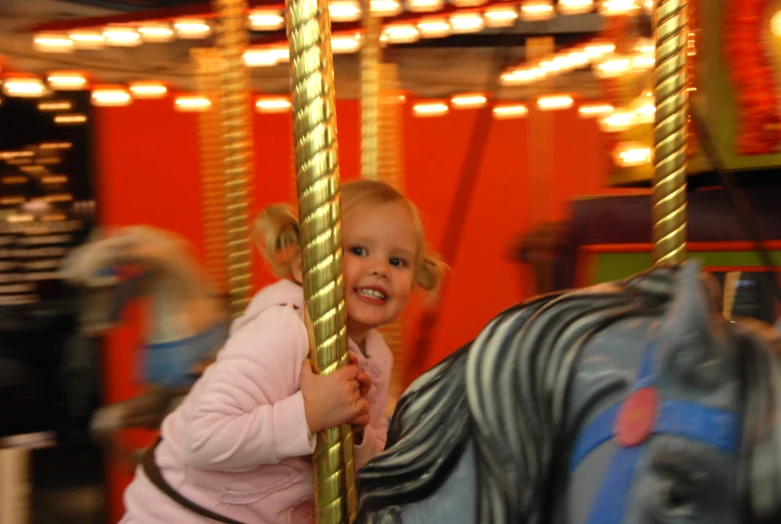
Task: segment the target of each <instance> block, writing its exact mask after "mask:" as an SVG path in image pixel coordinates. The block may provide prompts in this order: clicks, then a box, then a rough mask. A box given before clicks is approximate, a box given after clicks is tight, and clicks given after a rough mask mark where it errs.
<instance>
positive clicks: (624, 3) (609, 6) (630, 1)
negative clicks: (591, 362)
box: [599, 0, 653, 16]
mask: <svg viewBox="0 0 781 524" xmlns="http://www.w3.org/2000/svg"><path fill="white" fill-rule="evenodd" d="M648 4H649V2H646V1H645V0H602V1H601V2H600V4H599V14H601V15H602V16H618V15H629V14H634V13H636V12H637V11H639V10H640V8H641V7H646V9H649V7H648ZM650 4H651V5H650V9H653V2H652V1H651V2H650Z"/></svg>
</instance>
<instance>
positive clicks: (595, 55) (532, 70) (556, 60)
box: [501, 40, 616, 85]
mask: <svg viewBox="0 0 781 524" xmlns="http://www.w3.org/2000/svg"><path fill="white" fill-rule="evenodd" d="M615 49H616V46H615V44H613V43H611V42H601V41H596V40H595V41H592V42H591V43H588V44H585V45H582V46H576V47H572V48H569V49H565V50H562V51H560V52H558V53H556V54H555V55H552V56H550V57H547V58H545V59H543V60H540V61H538V62H532V63H525V64H522V65H519V66H515V67H512V68H510V69H508V70H506V71H505V72H503V73H502V76H501V81H502V83H503V84H506V85H522V84H529V83H532V82H535V81H537V80H540V79H542V78H545V77H548V76H552V75H557V74H560V73H564V72H566V71H571V70H573V69H576V68H579V67H584V66H586V65H589V64H591V63H594V62H597V61H599V60H600V59H601V57H603V56H605V55H607V54H609V53H612V52H613V51H615Z"/></svg>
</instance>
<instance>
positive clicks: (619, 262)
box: [590, 251, 781, 284]
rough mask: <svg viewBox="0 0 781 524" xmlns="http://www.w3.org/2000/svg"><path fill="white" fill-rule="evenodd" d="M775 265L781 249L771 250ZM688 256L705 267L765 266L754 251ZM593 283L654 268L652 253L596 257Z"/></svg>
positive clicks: (693, 254) (704, 252) (778, 264)
mask: <svg viewBox="0 0 781 524" xmlns="http://www.w3.org/2000/svg"><path fill="white" fill-rule="evenodd" d="M770 256H771V257H772V259H773V263H774V264H775V265H776V266H781V251H771V252H770ZM689 258H692V259H697V260H699V261H700V262H701V263H702V265H704V266H726V267H762V266H763V264H762V263H761V261H760V260H759V257H757V255H756V253H754V252H753V251H697V252H693V253H689ZM592 261H593V264H594V266H593V268H594V273H593V277H594V278H593V282H590V284H597V283H600V282H609V281H611V280H620V279H622V278H626V277H629V276H631V275H634V274H635V273H640V272H641V271H645V270H647V269H649V268H650V267H651V263H652V259H651V253H601V254H599V255H596V256H595V257H594V258H593V259H592Z"/></svg>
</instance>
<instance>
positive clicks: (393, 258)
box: [342, 202, 418, 344]
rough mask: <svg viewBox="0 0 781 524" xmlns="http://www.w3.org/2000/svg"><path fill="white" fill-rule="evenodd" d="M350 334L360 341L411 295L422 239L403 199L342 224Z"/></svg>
mask: <svg viewBox="0 0 781 524" xmlns="http://www.w3.org/2000/svg"><path fill="white" fill-rule="evenodd" d="M342 245H343V246H344V275H345V303H346V306H347V333H348V334H349V336H350V338H352V339H353V341H355V342H356V343H358V344H362V343H363V340H364V338H365V337H366V332H367V331H368V330H370V329H373V328H376V327H379V326H382V325H385V324H387V323H389V322H392V321H393V320H394V319H395V318H396V317H397V316H398V315H399V314H400V313H401V311H402V310H403V309H404V306H405V305H406V304H407V300H408V299H409V297H410V294H411V293H412V286H413V282H414V278H415V261H416V259H417V255H418V253H417V251H418V242H417V232H416V230H415V224H414V222H413V220H412V216H411V215H410V211H409V210H408V209H407V208H406V207H405V206H404V205H403V204H401V203H399V202H389V203H385V204H380V205H378V206H367V207H366V208H361V209H358V210H355V211H354V212H353V213H351V214H350V215H349V216H347V217H346V219H345V220H344V221H343V223H342Z"/></svg>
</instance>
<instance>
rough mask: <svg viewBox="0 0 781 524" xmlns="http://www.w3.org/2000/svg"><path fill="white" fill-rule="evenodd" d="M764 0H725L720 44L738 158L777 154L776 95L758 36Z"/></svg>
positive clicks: (780, 128)
mask: <svg viewBox="0 0 781 524" xmlns="http://www.w3.org/2000/svg"><path fill="white" fill-rule="evenodd" d="M767 3H768V0H726V2H725V6H724V13H723V15H722V16H723V17H724V22H723V26H722V31H721V34H722V39H721V40H722V42H724V48H723V51H724V59H725V61H726V63H727V70H728V72H729V75H730V77H731V80H732V85H733V87H734V89H735V92H736V105H737V107H738V113H737V122H736V124H737V133H736V136H735V150H736V151H737V153H738V154H741V155H764V154H770V153H777V152H779V151H781V114H780V113H779V96H778V90H777V89H776V86H775V83H774V82H773V72H772V68H771V65H770V60H769V58H768V56H767V50H766V49H765V46H764V42H763V39H762V38H761V36H760V35H761V34H762V31H763V26H764V24H765V22H766V7H767Z"/></svg>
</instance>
